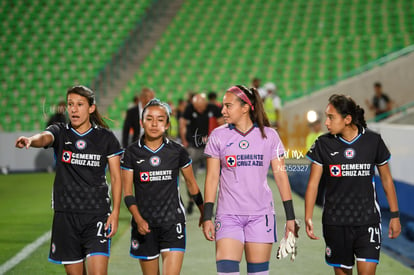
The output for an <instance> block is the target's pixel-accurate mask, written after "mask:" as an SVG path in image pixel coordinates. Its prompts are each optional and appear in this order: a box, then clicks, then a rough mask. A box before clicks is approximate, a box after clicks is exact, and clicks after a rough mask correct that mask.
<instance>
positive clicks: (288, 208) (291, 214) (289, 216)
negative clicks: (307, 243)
mask: <svg viewBox="0 0 414 275" xmlns="http://www.w3.org/2000/svg"><path fill="white" fill-rule="evenodd" d="M283 207H284V208H285V215H286V220H287V221H290V220H294V219H295V210H294V209H293V202H292V200H288V201H284V202H283Z"/></svg>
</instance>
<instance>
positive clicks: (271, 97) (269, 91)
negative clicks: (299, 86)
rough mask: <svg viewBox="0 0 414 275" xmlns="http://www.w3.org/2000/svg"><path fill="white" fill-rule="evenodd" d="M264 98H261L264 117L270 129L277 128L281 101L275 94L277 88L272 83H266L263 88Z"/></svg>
mask: <svg viewBox="0 0 414 275" xmlns="http://www.w3.org/2000/svg"><path fill="white" fill-rule="evenodd" d="M263 89H264V90H265V92H266V96H265V97H264V98H263V104H264V108H265V112H266V115H267V117H268V119H269V122H270V125H271V126H272V127H275V128H278V127H279V121H280V110H281V109H282V100H281V99H280V97H279V95H278V94H277V87H276V85H275V84H274V83H272V82H268V83H266V84H265V85H264V86H263Z"/></svg>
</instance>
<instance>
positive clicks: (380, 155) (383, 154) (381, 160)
mask: <svg viewBox="0 0 414 275" xmlns="http://www.w3.org/2000/svg"><path fill="white" fill-rule="evenodd" d="M376 152H377V155H376V157H375V164H376V165H379V166H381V165H384V164H386V163H387V162H388V161H389V160H390V158H391V154H390V151H389V150H388V148H387V146H386V145H385V143H384V140H383V139H382V137H381V136H380V135H379V136H378V146H377V150H376Z"/></svg>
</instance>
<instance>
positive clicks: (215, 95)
mask: <svg viewBox="0 0 414 275" xmlns="http://www.w3.org/2000/svg"><path fill="white" fill-rule="evenodd" d="M207 98H208V100H213V99H214V100H215V99H217V93H216V92H214V91H211V92H209V93H208V95H207Z"/></svg>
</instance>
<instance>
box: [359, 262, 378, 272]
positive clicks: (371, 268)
mask: <svg viewBox="0 0 414 275" xmlns="http://www.w3.org/2000/svg"><path fill="white" fill-rule="evenodd" d="M357 268H358V275H374V274H375V270H376V269H377V264H376V263H372V262H360V261H358V262H357Z"/></svg>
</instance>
